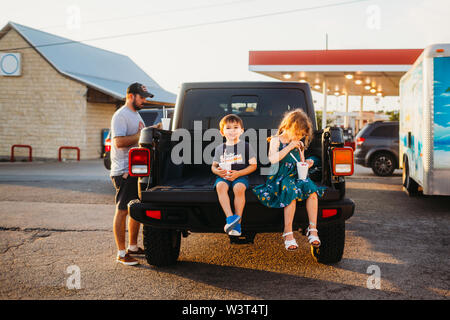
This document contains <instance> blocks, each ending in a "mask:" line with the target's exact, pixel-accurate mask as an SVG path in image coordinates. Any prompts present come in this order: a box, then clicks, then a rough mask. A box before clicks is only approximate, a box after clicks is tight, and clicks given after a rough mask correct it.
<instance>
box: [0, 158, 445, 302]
mask: <svg viewBox="0 0 450 320" xmlns="http://www.w3.org/2000/svg"><path fill="white" fill-rule="evenodd" d="M356 169H357V170H356V173H355V175H354V176H352V177H350V178H348V179H347V196H348V197H349V198H351V199H353V200H354V201H355V203H356V211H355V214H354V216H353V217H352V218H351V219H350V220H348V221H347V224H346V247H345V252H344V256H343V259H342V261H341V262H340V263H338V264H335V265H323V264H319V263H317V262H315V261H314V259H313V258H312V256H311V254H310V247H309V245H308V244H307V240H306V237H303V236H301V235H300V234H299V233H297V234H296V238H297V240H298V242H299V245H300V247H299V250H297V251H296V252H287V251H286V250H284V246H283V242H282V238H281V234H258V235H257V236H256V238H255V243H254V244H252V245H231V244H230V243H229V240H228V237H227V236H226V235H225V234H192V235H190V236H189V237H188V238H182V246H181V253H180V258H179V262H178V264H177V265H175V266H172V267H166V268H154V267H151V266H149V265H148V264H147V263H146V261H145V258H144V257H140V258H139V260H140V262H141V264H140V265H139V266H137V267H126V266H123V265H119V264H117V263H116V262H115V256H116V248H115V244H114V238H113V232H112V221H113V215H114V204H113V203H114V189H113V186H112V184H111V182H110V180H109V177H108V174H109V172H108V171H107V170H106V169H104V167H103V163H102V161H101V160H100V159H99V160H92V161H81V162H62V163H59V162H33V163H25V162H20V163H0V299H448V298H449V297H450V276H449V274H448V270H450V260H449V256H450V255H449V253H450V250H449V244H450V236H449V229H450V209H449V208H450V197H419V198H409V197H408V196H407V195H406V194H405V193H404V192H403V191H402V186H401V179H402V177H401V171H400V170H396V171H395V173H394V176H392V177H387V178H381V177H377V176H375V175H374V174H373V173H372V171H371V170H370V169H366V168H363V167H360V166H357V168H356ZM244 215H245V213H244ZM139 242H140V245H141V246H142V237H139ZM74 266H75V267H74ZM74 268H75V269H74ZM73 270H79V275H80V278H79V279H80V282H79V284H80V289H77V288H75V289H69V287H70V285H69V286H68V285H67V284H68V282H69V283H71V282H70V277H71V275H72V274H73V273H72V272H73ZM378 275H379V278H378ZM374 279H379V280H380V281H379V282H377V281H374ZM68 280H69V281H68Z"/></svg>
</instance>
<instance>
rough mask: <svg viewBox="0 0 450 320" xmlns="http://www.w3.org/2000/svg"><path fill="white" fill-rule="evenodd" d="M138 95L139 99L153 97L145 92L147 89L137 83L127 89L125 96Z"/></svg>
mask: <svg viewBox="0 0 450 320" xmlns="http://www.w3.org/2000/svg"><path fill="white" fill-rule="evenodd" d="M129 93H132V94H139V95H140V96H141V97H144V98H153V97H154V95H153V94H151V93H150V92H148V91H147V88H145V86H144V85H142V84H140V83H139V82H135V83H132V84H130V85H129V86H128V88H127V94H129Z"/></svg>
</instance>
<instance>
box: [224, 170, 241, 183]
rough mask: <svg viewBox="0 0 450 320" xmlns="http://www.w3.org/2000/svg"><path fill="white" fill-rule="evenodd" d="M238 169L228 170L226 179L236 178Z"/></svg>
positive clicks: (232, 179)
mask: <svg viewBox="0 0 450 320" xmlns="http://www.w3.org/2000/svg"><path fill="white" fill-rule="evenodd" d="M239 177H240V175H239V171H238V170H230V171H228V175H227V176H226V177H225V179H227V180H228V181H234V180H236V179H237V178H239Z"/></svg>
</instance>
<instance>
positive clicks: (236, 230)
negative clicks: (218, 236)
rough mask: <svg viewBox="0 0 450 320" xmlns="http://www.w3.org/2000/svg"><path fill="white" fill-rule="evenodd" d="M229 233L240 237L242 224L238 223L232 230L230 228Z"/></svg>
mask: <svg viewBox="0 0 450 320" xmlns="http://www.w3.org/2000/svg"><path fill="white" fill-rule="evenodd" d="M228 235H230V236H235V237H239V236H240V235H241V224H240V223H236V225H235V226H234V228H233V229H232V230H230V232H228Z"/></svg>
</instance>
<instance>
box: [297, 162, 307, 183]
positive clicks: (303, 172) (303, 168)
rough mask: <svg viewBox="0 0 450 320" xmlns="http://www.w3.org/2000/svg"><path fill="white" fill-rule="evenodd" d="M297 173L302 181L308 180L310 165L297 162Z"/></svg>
mask: <svg viewBox="0 0 450 320" xmlns="http://www.w3.org/2000/svg"><path fill="white" fill-rule="evenodd" d="M297 173H298V178H299V179H300V180H306V177H307V176H308V163H307V162H297Z"/></svg>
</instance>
